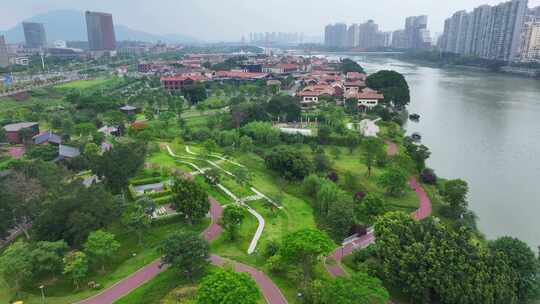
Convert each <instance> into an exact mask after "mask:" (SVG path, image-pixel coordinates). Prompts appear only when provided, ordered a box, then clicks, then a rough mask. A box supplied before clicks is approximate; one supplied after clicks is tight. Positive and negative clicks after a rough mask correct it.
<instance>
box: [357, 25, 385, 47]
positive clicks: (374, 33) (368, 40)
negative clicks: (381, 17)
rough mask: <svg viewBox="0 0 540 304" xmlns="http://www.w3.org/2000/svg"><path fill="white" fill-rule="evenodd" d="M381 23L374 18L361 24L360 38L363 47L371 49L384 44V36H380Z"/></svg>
mask: <svg viewBox="0 0 540 304" xmlns="http://www.w3.org/2000/svg"><path fill="white" fill-rule="evenodd" d="M380 35H381V33H380V32H379V25H378V24H377V23H375V21H373V20H368V21H367V22H365V23H362V24H360V39H359V44H360V47H361V48H364V49H371V48H376V47H378V46H382V40H383V38H382V37H381V36H380Z"/></svg>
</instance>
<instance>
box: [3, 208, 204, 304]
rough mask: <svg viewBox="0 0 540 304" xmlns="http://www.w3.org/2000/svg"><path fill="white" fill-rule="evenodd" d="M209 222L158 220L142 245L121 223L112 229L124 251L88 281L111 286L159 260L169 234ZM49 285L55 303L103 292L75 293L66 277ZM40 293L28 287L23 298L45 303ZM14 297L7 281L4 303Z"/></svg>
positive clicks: (31, 303)
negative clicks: (160, 244) (103, 270)
mask: <svg viewBox="0 0 540 304" xmlns="http://www.w3.org/2000/svg"><path fill="white" fill-rule="evenodd" d="M208 223H209V221H208V220H205V221H203V222H201V223H199V224H198V225H196V226H193V227H191V226H188V225H187V224H186V223H185V222H184V221H183V220H182V219H181V218H180V217H172V218H168V219H163V220H158V221H156V222H154V224H153V226H152V228H150V229H149V230H148V231H147V232H146V233H145V237H144V241H143V242H142V243H141V244H139V242H138V240H137V238H136V236H135V234H134V233H132V232H130V231H127V230H126V229H125V228H124V227H122V226H120V225H114V226H113V227H110V228H109V229H108V230H109V231H110V232H112V233H114V234H115V235H116V238H117V240H118V241H119V242H120V243H121V247H120V250H119V252H118V253H117V255H116V258H115V260H114V261H113V263H111V265H108V266H107V270H108V272H107V273H106V274H103V275H102V274H99V273H97V272H95V273H92V274H91V275H90V276H89V278H88V279H87V281H95V282H97V283H99V284H101V285H102V286H103V287H104V288H106V287H109V286H111V285H113V284H114V283H116V282H118V281H119V280H121V279H123V278H125V277H127V276H129V275H130V274H132V273H134V272H135V271H137V270H138V269H140V268H141V267H143V266H145V265H147V264H149V263H151V262H152V261H154V260H155V259H157V258H158V257H159V254H158V252H157V251H156V250H155V248H156V246H157V245H158V244H159V243H160V242H161V240H163V239H164V238H165V237H166V236H167V235H170V234H171V233H173V232H175V231H178V230H181V229H187V230H192V231H196V232H202V231H203V230H204V228H206V227H207V226H208ZM38 285H39V284H38ZM45 285H46V287H45V293H46V296H47V301H48V303H55V304H68V303H73V302H76V301H79V300H82V299H85V298H87V297H89V296H91V295H93V294H96V293H98V292H99V291H97V290H89V289H83V290H80V291H78V292H74V288H73V285H72V284H71V283H70V282H68V281H65V280H60V281H56V282H54V284H52V285H50V283H49V284H47V283H46V284H45ZM39 292H40V291H39V289H38V288H34V289H30V290H27V291H26V292H25V294H26V296H25V297H24V298H22V300H24V303H27V304H34V303H35V304H38V303H42V302H41V295H40V294H39ZM11 300H13V292H12V291H11V290H9V289H8V288H7V287H6V285H5V284H1V285H0V303H10V301H11Z"/></svg>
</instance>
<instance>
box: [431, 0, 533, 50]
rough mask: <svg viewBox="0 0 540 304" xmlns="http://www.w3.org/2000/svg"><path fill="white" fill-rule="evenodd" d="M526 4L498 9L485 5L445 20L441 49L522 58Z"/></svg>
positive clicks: (516, 1) (519, 1)
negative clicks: (521, 49)
mask: <svg viewBox="0 0 540 304" xmlns="http://www.w3.org/2000/svg"><path fill="white" fill-rule="evenodd" d="M527 2H528V1H527V0H511V1H508V2H504V3H501V4H499V5H496V6H489V5H483V6H480V7H477V8H475V9H474V11H472V12H470V13H467V12H466V11H459V12H456V13H454V14H453V15H452V17H450V18H448V19H447V20H446V21H445V27H444V34H443V35H442V36H441V39H440V47H441V49H442V50H443V51H445V52H450V53H456V54H462V55H473V56H479V57H481V58H486V59H493V60H504V61H509V60H517V59H519V57H520V46H521V45H522V44H521V34H522V27H523V24H524V21H525V15H526V14H527V13H528V8H527Z"/></svg>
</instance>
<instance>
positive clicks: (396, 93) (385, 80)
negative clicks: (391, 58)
mask: <svg viewBox="0 0 540 304" xmlns="http://www.w3.org/2000/svg"><path fill="white" fill-rule="evenodd" d="M366 84H367V86H368V87H370V88H372V89H374V90H379V91H381V92H382V93H383V94H384V101H385V102H386V103H392V104H394V105H395V106H398V107H402V106H406V105H407V104H409V102H410V100H411V97H410V92H409V85H408V84H407V81H406V80H405V77H404V76H403V75H401V74H400V73H398V72H396V71H384V70H383V71H378V72H377V73H374V74H371V75H369V76H368V77H367V79H366Z"/></svg>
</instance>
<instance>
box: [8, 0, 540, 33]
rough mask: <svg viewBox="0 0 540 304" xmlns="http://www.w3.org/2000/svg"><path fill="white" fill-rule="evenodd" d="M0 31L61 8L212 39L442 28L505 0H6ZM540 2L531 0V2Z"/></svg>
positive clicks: (137, 26) (154, 30) (138, 26)
mask: <svg viewBox="0 0 540 304" xmlns="http://www.w3.org/2000/svg"><path fill="white" fill-rule="evenodd" d="M0 1H1V2H3V3H1V4H0V29H2V30H6V29H8V28H10V27H12V26H14V25H15V24H16V23H18V22H20V21H21V20H23V19H25V18H28V17H31V16H33V15H35V14H38V13H43V12H46V11H49V10H57V9H77V10H96V11H105V12H110V13H112V14H113V15H114V22H115V23H118V24H123V25H127V26H129V27H132V28H134V29H139V30H144V31H147V32H151V33H156V34H171V33H178V34H186V35H191V36H195V37H199V38H201V39H207V40H239V39H240V37H241V36H242V35H246V37H247V35H248V33H249V32H251V31H261V32H265V31H269V32H273V31H275V32H278V31H291V32H304V33H306V34H309V35H321V36H322V32H323V27H324V25H326V24H327V23H331V22H340V21H341V22H347V23H352V22H364V21H366V20H367V19H374V20H375V22H377V23H378V24H379V26H380V27H381V29H382V30H396V29H399V28H402V27H403V24H404V22H405V17H407V16H413V15H421V14H427V15H428V16H429V28H430V29H431V30H432V32H441V31H442V27H443V22H444V19H445V18H446V17H448V16H450V15H451V14H452V13H453V12H455V11H458V10H461V9H467V10H470V9H472V8H474V7H476V6H478V5H481V4H497V3H499V2H502V1H501V0H378V1H373V0H330V1H329V0H151V1H149V0H16V1H9V0H0ZM537 5H540V0H529V6H530V7H533V6H537Z"/></svg>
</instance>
